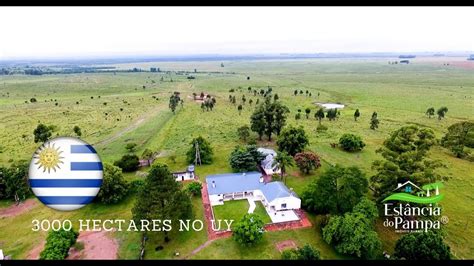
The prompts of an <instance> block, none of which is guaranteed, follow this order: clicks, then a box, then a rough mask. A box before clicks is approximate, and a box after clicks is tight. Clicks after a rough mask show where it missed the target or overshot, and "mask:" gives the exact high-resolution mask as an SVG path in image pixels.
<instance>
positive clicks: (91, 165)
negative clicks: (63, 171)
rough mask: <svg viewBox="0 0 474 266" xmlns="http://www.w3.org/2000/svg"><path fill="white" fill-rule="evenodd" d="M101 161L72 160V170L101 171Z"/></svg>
mask: <svg viewBox="0 0 474 266" xmlns="http://www.w3.org/2000/svg"><path fill="white" fill-rule="evenodd" d="M101 170H102V163H101V162H71V171H101Z"/></svg>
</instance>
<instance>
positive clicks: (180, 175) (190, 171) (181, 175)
mask: <svg viewBox="0 0 474 266" xmlns="http://www.w3.org/2000/svg"><path fill="white" fill-rule="evenodd" d="M173 176H174V177H175V178H176V181H178V182H179V181H186V180H193V179H195V174H194V165H189V166H188V168H186V171H182V172H173Z"/></svg>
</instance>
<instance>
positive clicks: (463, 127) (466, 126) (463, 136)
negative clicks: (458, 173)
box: [441, 121, 474, 158]
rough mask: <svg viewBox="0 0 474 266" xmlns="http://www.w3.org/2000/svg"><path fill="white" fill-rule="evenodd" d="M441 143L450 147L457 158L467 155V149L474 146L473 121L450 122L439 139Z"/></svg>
mask: <svg viewBox="0 0 474 266" xmlns="http://www.w3.org/2000/svg"><path fill="white" fill-rule="evenodd" d="M441 145H443V147H445V148H448V149H450V150H451V151H452V152H453V153H454V155H455V156H456V157H458V158H464V157H466V156H469V150H467V149H465V147H469V148H471V149H472V148H474V123H472V122H468V121H463V122H458V123H455V124H452V125H451V126H449V127H448V132H447V133H446V135H444V137H443V138H442V139H441Z"/></svg>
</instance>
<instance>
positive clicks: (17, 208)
mask: <svg viewBox="0 0 474 266" xmlns="http://www.w3.org/2000/svg"><path fill="white" fill-rule="evenodd" d="M37 204H38V201H36V200H34V199H27V200H26V201H24V202H21V203H20V204H19V205H16V204H13V205H12V206H10V207H7V208H5V209H0V218H4V217H10V216H16V215H20V214H22V213H24V212H26V211H28V210H30V209H32V208H33V207H35V206H36V205H37Z"/></svg>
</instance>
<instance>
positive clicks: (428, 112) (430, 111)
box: [425, 106, 448, 120]
mask: <svg viewBox="0 0 474 266" xmlns="http://www.w3.org/2000/svg"><path fill="white" fill-rule="evenodd" d="M447 112H448V107H446V106H442V107H440V108H439V109H438V110H436V114H437V115H438V120H441V119H443V118H444V116H445V115H446V113H447ZM425 114H426V115H427V116H428V118H431V117H432V116H434V115H435V109H434V107H430V108H428V109H427V110H426V112H425Z"/></svg>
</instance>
